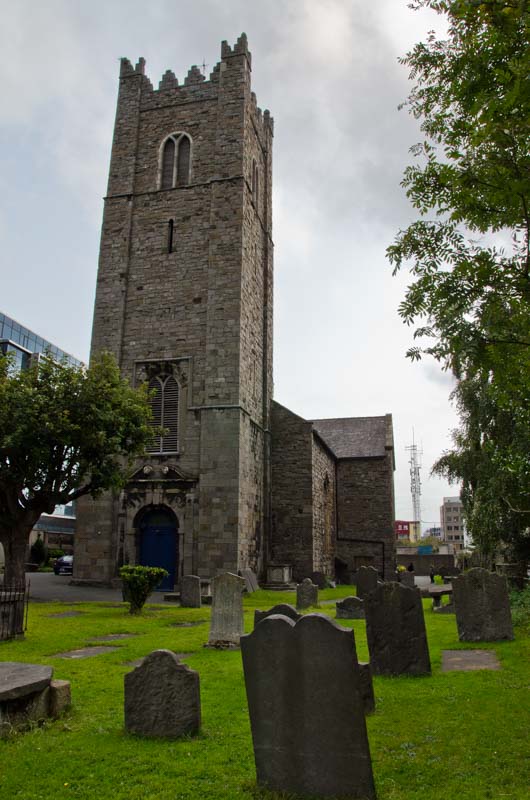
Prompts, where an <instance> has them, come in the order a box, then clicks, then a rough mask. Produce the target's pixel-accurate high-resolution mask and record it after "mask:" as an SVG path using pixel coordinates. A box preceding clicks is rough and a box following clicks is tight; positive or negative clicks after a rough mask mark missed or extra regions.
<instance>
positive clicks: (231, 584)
mask: <svg viewBox="0 0 530 800" xmlns="http://www.w3.org/2000/svg"><path fill="white" fill-rule="evenodd" d="M244 588H245V581H244V579H243V578H240V577H239V575H233V574H232V573H231V572H225V573H223V574H222V575H217V577H215V578H214V579H213V599H212V616H211V621H210V636H209V638H208V645H207V646H208V647H219V648H231V647H239V638H240V636H241V635H242V633H243V596H242V592H243V590H244Z"/></svg>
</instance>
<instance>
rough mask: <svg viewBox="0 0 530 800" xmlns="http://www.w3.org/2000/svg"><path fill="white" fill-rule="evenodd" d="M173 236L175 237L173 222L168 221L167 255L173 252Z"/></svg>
mask: <svg viewBox="0 0 530 800" xmlns="http://www.w3.org/2000/svg"><path fill="white" fill-rule="evenodd" d="M174 235H175V221H174V220H172V219H170V220H169V222H168V224H167V251H168V253H172V252H173V245H174V238H173V237H174Z"/></svg>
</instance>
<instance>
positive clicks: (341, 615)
mask: <svg viewBox="0 0 530 800" xmlns="http://www.w3.org/2000/svg"><path fill="white" fill-rule="evenodd" d="M335 608H336V617H337V619H364V600H361V598H360V597H354V596H353V595H352V596H351V597H345V598H344V599H343V600H337V602H336V603H335Z"/></svg>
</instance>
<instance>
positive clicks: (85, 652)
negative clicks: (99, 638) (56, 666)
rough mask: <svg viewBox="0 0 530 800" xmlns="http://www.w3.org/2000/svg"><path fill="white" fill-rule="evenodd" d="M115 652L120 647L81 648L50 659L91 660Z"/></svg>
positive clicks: (56, 654) (57, 654)
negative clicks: (93, 657)
mask: <svg viewBox="0 0 530 800" xmlns="http://www.w3.org/2000/svg"><path fill="white" fill-rule="evenodd" d="M113 650H119V647H109V646H108V645H103V646H98V647H81V648H80V649H79V650H68V652H66V653H55V655H54V656H50V658H91V657H92V656H100V655H102V654H103V653H112V651H113Z"/></svg>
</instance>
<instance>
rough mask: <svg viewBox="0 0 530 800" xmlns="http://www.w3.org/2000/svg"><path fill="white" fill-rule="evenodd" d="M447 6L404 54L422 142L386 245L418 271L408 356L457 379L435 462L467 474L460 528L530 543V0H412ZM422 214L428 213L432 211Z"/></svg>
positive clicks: (408, 318) (452, 474)
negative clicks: (448, 430) (456, 424)
mask: <svg viewBox="0 0 530 800" xmlns="http://www.w3.org/2000/svg"><path fill="white" fill-rule="evenodd" d="M411 7H412V8H413V9H415V10H418V9H421V8H430V9H432V10H434V11H436V12H438V13H439V14H440V15H442V16H443V17H445V19H446V20H447V23H448V33H447V37H446V38H445V39H443V40H442V39H438V38H437V37H436V35H435V34H434V33H431V34H429V37H428V39H427V41H426V42H420V43H419V44H417V45H415V47H414V48H413V49H412V50H411V51H410V52H409V53H408V54H407V55H406V56H405V57H404V58H403V59H402V63H403V64H405V65H406V66H407V67H409V69H410V77H411V79H412V80H413V81H415V85H414V88H413V90H412V92H411V94H410V96H409V98H408V100H407V102H406V103H405V104H404V105H405V106H406V107H407V108H408V109H409V110H410V112H411V113H412V114H413V115H414V116H415V117H416V118H417V119H419V120H421V129H422V131H423V133H424V135H425V139H424V141H423V142H421V143H419V144H417V145H415V146H414V147H413V148H412V153H413V155H414V156H415V158H416V161H415V163H414V164H413V165H411V166H409V167H408V168H407V169H406V171H405V175H404V179H403V186H404V188H405V189H406V192H407V195H408V197H409V198H410V199H411V201H412V203H413V205H414V207H415V208H416V209H418V211H419V212H420V219H418V220H417V221H415V222H414V223H412V224H411V225H410V226H409V227H408V228H407V229H406V230H404V231H401V232H400V233H399V234H398V236H397V238H396V240H395V242H394V244H393V245H391V246H390V247H389V248H388V251H387V252H388V257H389V260H390V262H391V263H392V265H393V268H394V274H395V273H396V272H397V271H399V270H400V269H402V268H403V267H408V269H409V270H410V273H411V275H412V277H413V282H412V283H411V285H410V286H409V287H408V289H407V292H406V295H405V298H404V300H403V302H402V303H401V305H400V308H399V313H400V315H401V317H402V318H403V320H404V321H405V322H406V323H407V324H408V325H413V324H415V325H417V327H416V330H415V331H414V338H415V339H416V340H417V342H418V343H417V344H416V345H414V346H413V347H411V348H410V350H409V351H408V354H407V355H408V356H409V357H410V358H411V359H413V360H415V359H420V358H421V357H422V356H423V355H425V354H428V355H432V356H434V358H436V359H437V360H438V361H440V363H441V364H442V366H443V368H445V369H449V370H451V371H452V372H453V373H454V375H455V377H456V380H457V386H456V389H455V392H454V394H453V399H454V400H455V401H456V404H457V408H458V411H459V413H460V420H461V426H460V428H459V429H458V430H457V431H455V433H454V443H455V448H454V450H452V451H451V452H449V453H446V454H444V456H443V457H442V458H441V459H440V460H439V461H438V462H437V464H436V465H435V471H437V472H438V473H440V474H443V475H445V476H446V477H448V478H449V479H451V480H453V481H462V483H463V492H462V500H463V503H464V510H465V513H466V520H467V524H468V529H469V530H470V532H471V533H472V535H473V538H474V540H475V542H476V543H479V544H480V546H481V548H482V549H483V550H485V551H487V552H492V551H493V550H494V549H495V547H496V546H497V544H498V542H499V541H500V540H501V539H502V540H504V541H508V542H509V543H510V544H511V546H512V549H513V551H514V552H515V553H516V554H517V557H520V558H522V559H525V558H527V557H528V555H530V551H529V545H530V539H528V537H527V532H528V526H529V524H530V480H529V479H530V438H529V437H530V433H529V431H530V251H529V239H530V151H529V128H530V122H529V120H530V84H529V81H528V75H529V73H530V48H529V47H528V41H529V33H530V19H529V13H528V3H527V2H526V0H486V1H485V2H479V0H417V2H415V3H414V4H413V5H412V6H411ZM429 215H430V216H429Z"/></svg>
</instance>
